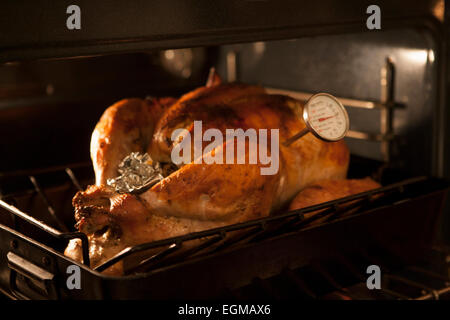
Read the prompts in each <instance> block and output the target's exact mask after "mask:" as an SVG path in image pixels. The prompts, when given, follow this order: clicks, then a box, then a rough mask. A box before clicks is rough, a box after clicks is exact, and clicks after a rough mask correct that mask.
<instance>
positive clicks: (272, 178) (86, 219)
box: [65, 78, 349, 274]
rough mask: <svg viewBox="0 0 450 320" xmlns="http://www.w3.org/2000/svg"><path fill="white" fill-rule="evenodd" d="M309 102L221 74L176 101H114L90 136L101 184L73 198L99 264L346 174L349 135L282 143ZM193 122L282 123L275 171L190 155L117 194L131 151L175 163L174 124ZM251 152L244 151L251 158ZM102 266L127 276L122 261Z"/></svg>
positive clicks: (274, 204) (76, 252)
mask: <svg viewBox="0 0 450 320" xmlns="http://www.w3.org/2000/svg"><path fill="white" fill-rule="evenodd" d="M302 109H303V104H302V103H301V102H299V101H297V100H295V99H293V98H290V97H287V96H281V95H270V94H267V93H266V91H265V89H264V88H262V87H259V86H252V85H245V84H237V83H231V84H223V83H220V81H219V80H218V79H217V78H215V79H214V81H209V83H208V85H207V86H204V87H200V88H198V89H196V90H194V91H192V92H189V93H187V94H185V95H184V96H182V97H181V98H179V99H173V98H162V99H144V100H143V99H137V98H135V99H125V100H122V101H119V102H117V103H116V104H114V105H113V106H111V107H109V108H108V109H107V110H106V111H105V112H104V114H103V116H102V117H101V119H100V121H99V122H98V124H97V126H96V128H95V130H94V132H93V134H92V140H91V158H92V161H93V166H94V171H95V178H96V179H95V181H96V184H95V185H92V186H89V187H88V188H87V189H86V190H85V191H82V192H78V193H77V194H76V195H75V197H74V199H73V205H74V208H75V218H76V221H77V225H76V227H77V228H78V229H79V230H80V231H82V232H84V233H86V234H87V235H88V239H89V252H90V258H91V264H92V266H93V267H95V266H97V265H99V264H101V263H103V262H104V261H106V260H107V259H109V258H111V257H112V256H114V255H115V254H117V253H118V252H120V251H121V250H122V249H124V248H126V247H129V246H132V245H136V244H140V243H145V242H150V241H154V240H160V239H164V238H169V237H174V236H178V235H182V234H186V233H190V232H196V231H201V230H205V229H209V228H215V227H220V226H224V225H229V224H234V223H239V222H243V221H247V220H251V219H257V218H261V217H265V216H268V215H269V214H271V213H273V212H276V211H277V210H278V209H279V208H281V207H283V206H286V205H287V204H289V202H290V201H291V200H292V199H293V198H294V197H295V196H296V195H297V194H298V193H299V191H300V190H302V189H304V188H305V187H307V186H310V185H312V184H314V183H317V182H319V181H322V180H330V179H331V180H333V179H334V180H336V179H345V177H346V174H347V168H348V164H349V151H348V148H347V146H346V145H345V143H344V141H339V142H324V141H321V140H319V139H318V138H316V137H315V136H313V135H312V134H308V135H305V136H304V137H303V138H302V139H300V140H297V141H296V142H294V143H293V144H291V145H290V146H289V147H286V146H284V145H283V143H282V142H283V141H285V140H286V139H287V138H289V137H291V136H293V135H294V134H295V133H297V132H299V131H300V130H302V129H303V128H304V127H305V123H304V121H303V120H302V119H301V117H300V116H299V115H300V114H301V112H302ZM194 121H202V124H203V127H202V129H203V131H205V130H207V129H208V128H216V129H218V130H220V131H221V132H222V133H223V134H224V136H225V131H226V129H230V128H236V129H237V128H241V129H243V130H247V129H250V128H253V129H256V130H258V129H268V130H269V129H279V140H280V143H279V168H278V172H277V173H276V174H274V175H262V174H261V171H260V168H261V167H264V166H265V165H263V164H260V163H259V162H258V163H257V164H250V163H249V162H248V161H247V162H245V163H244V164H226V163H224V164H215V163H213V164H206V163H204V162H203V163H200V164H197V163H194V158H193V157H192V158H191V163H188V164H184V165H179V166H177V167H176V170H175V171H173V172H171V173H170V174H168V176H166V177H165V178H164V179H162V180H161V181H160V182H158V183H157V184H155V185H153V186H152V187H151V188H149V189H148V190H146V191H144V192H142V193H140V194H132V193H126V192H125V193H120V192H117V191H116V190H115V189H114V188H112V187H111V186H109V185H108V184H107V181H108V179H112V178H114V177H116V176H117V175H118V173H117V170H118V165H119V163H120V162H121V160H122V159H123V158H124V157H125V156H127V155H128V154H130V153H131V152H141V153H148V154H149V155H150V157H151V159H152V160H153V161H155V162H159V163H162V164H170V162H171V152H172V149H173V148H174V146H175V144H176V143H177V141H175V142H174V141H172V139H171V137H172V133H173V131H174V130H175V129H179V128H185V129H187V130H188V131H189V132H192V131H193V130H194V129H193V127H194V126H193V123H194ZM267 140H268V143H269V145H270V143H271V139H267ZM208 143H209V142H203V147H205V146H206V145H207V144H208ZM258 143H259V141H258ZM227 146H228V147H229V141H224V142H223V144H222V145H220V146H217V147H216V148H215V149H213V150H212V151H211V152H213V153H215V152H219V151H222V152H223V154H225V153H226V149H227ZM268 150H271V148H270V146H269V147H268ZM251 152H255V151H254V150H249V149H247V148H246V153H245V157H246V159H247V160H248V159H249V157H250V156H251V154H249V153H251ZM234 154H235V157H237V155H236V154H237V153H236V152H235V153H234ZM204 156H205V155H202V157H204ZM235 163H237V161H235ZM65 254H66V255H67V256H69V257H72V258H74V259H77V260H81V250H80V243H79V242H78V241H77V240H73V241H71V242H70V243H69V246H68V247H67V249H66V251H65ZM105 272H107V273H110V274H120V273H121V272H123V265H121V264H120V263H119V264H116V265H115V266H113V267H110V268H109V269H107V270H106V271H105Z"/></svg>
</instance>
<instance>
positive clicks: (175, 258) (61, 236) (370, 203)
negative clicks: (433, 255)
mask: <svg viewBox="0 0 450 320" xmlns="http://www.w3.org/2000/svg"><path fill="white" fill-rule="evenodd" d="M88 167H89V165H88V164H86V165H85V168H88ZM55 171H56V172H58V173H60V174H64V176H65V179H66V182H65V184H66V185H70V188H71V190H82V187H83V186H84V185H85V184H84V183H81V182H80V180H79V179H78V178H77V176H76V174H75V173H74V171H75V169H72V168H64V167H59V168H57V170H55ZM53 173H54V171H51V170H46V171H44V172H42V171H41V172H40V173H39V174H36V173H33V172H27V174H28V179H29V181H30V183H31V185H32V186H33V189H32V190H28V191H27V192H28V194H30V193H31V194H34V195H38V196H39V197H38V198H37V199H39V200H40V201H41V202H42V204H43V205H44V207H45V208H46V209H47V216H48V221H52V223H53V224H55V225H57V226H65V224H64V222H63V221H62V220H61V219H60V216H59V215H58V212H57V211H56V210H55V206H54V205H53V203H52V201H51V199H49V196H48V195H47V192H46V191H47V190H44V188H43V187H42V185H44V184H45V183H40V182H39V179H38V178H37V176H41V178H43V179H44V178H45V176H46V175H51V174H53ZM428 180H429V178H426V177H415V178H410V179H406V180H403V181H401V182H397V183H392V184H389V185H387V186H385V187H382V188H379V189H375V190H371V191H367V192H363V193H360V194H355V195H352V196H348V197H345V198H341V199H338V200H334V201H329V202H326V203H321V204H318V205H315V206H311V207H308V208H303V209H300V210H295V211H291V212H287V213H282V214H278V215H272V216H269V217H266V218H262V219H258V220H253V221H248V222H244V223H239V224H235V225H229V226H225V227H221V228H215V229H210V230H205V231H202V232H196V233H190V234H186V235H183V236H179V237H175V238H170V239H164V240H160V241H154V242H150V243H144V244H140V245H136V246H133V247H129V248H126V249H125V250H123V251H122V252H120V253H118V254H117V255H115V256H114V257H112V258H111V259H109V260H108V261H106V262H104V263H103V264H101V265H99V266H97V267H96V268H95V271H98V272H101V271H103V270H105V269H107V268H108V267H110V266H112V265H114V264H115V263H117V262H119V261H122V260H123V259H125V258H127V257H129V256H132V255H134V254H138V253H143V252H146V251H148V250H150V249H152V252H155V251H154V250H159V251H157V252H156V253H154V254H152V255H150V256H148V257H146V258H144V259H142V260H140V262H139V263H138V264H137V265H134V266H132V267H131V268H130V269H128V270H126V274H129V275H132V274H146V273H148V272H154V271H157V270H162V269H164V268H165V267H169V266H173V265H177V264H180V263H184V262H185V261H188V260H189V259H191V260H192V259H194V260H195V259H201V258H202V257H206V256H211V255H214V254H217V253H220V252H224V251H226V250H230V249H233V248H236V247H239V246H245V245H249V244H252V243H258V242H263V241H265V240H267V239H273V238H276V237H278V236H280V235H283V234H292V233H293V232H299V231H301V230H308V229H310V228H313V227H314V226H316V225H317V224H321V225H323V224H330V223H332V222H334V221H338V220H342V219H347V218H348V217H349V213H350V216H355V215H358V213H359V212H364V211H367V210H370V209H371V208H377V207H380V206H389V205H391V204H393V203H398V202H401V201H404V200H401V199H402V197H406V198H407V199H408V198H409V197H415V196H417V195H418V194H420V191H417V190H416V191H415V192H416V193H414V192H413V193H412V194H410V193H409V191H408V192H406V190H409V189H410V188H414V187H415V186H417V185H420V184H427V182H428ZM405 192H406V193H405ZM20 195H23V192H20V193H14V192H13V193H10V194H8V195H3V196H2V198H1V200H0V207H1V208H3V209H5V210H6V212H9V213H10V214H11V215H12V216H13V217H14V219H16V218H19V219H22V220H24V221H26V222H28V223H29V224H31V225H33V226H35V227H37V228H39V229H40V230H42V231H44V232H46V233H48V234H50V235H51V236H53V237H54V238H56V239H58V240H64V241H68V240H70V239H74V238H79V239H81V241H82V248H83V259H84V264H85V265H86V266H89V255H88V241H87V237H86V235H85V234H84V233H81V232H68V231H61V230H58V229H56V228H54V227H51V226H50V225H48V224H47V223H45V222H43V221H39V220H37V219H36V218H34V217H33V216H32V215H30V214H28V213H25V212H24V211H22V210H20V209H18V208H17V206H16V205H15V204H16V203H17V202H18V200H16V198H18V197H19V196H20ZM399 199H400V200H399ZM313 211H318V213H316V214H314V215H312V216H306V215H307V214H308V213H310V212H313ZM46 220H47V219H46ZM66 228H67V227H66ZM61 229H62V228H61ZM192 240H202V241H200V242H198V244H196V245H194V246H192V245H187V244H188V243H189V242H190V241H192ZM365 257H366V258H367V259H373V256H372V254H371V255H370V256H369V255H367V254H366V255H365ZM9 258H11V257H9ZM341 260H342V259H341ZM347 260H348V259H347ZM347 260H346V259H345V258H344V259H343V261H344V263H346V265H347V267H348V270H350V271H352V270H353V271H354V273H356V274H358V273H359V276H357V277H356V279H359V280H361V279H362V277H364V274H361V270H359V271H355V270H357V269H358V268H357V267H356V266H355V265H354V264H353V263H352V262H349V261H347ZM319 265H320V263H319ZM412 268H415V269H417V270H419V273H420V272H422V273H425V274H427V275H428V276H430V277H432V278H433V277H434V278H439V277H440V278H441V280H443V281H444V282H443V283H444V284H445V285H444V286H443V288H431V287H430V288H428V287H427V286H426V285H422V286H421V288H422V291H423V292H424V294H423V295H421V296H420V297H419V298H420V299H436V298H439V297H440V296H442V295H445V294H447V293H448V291H449V290H450V289H449V285H448V284H449V281H448V279H447V278H445V276H443V275H440V276H438V275H437V274H436V273H433V271H431V270H428V269H423V268H422V269H420V267H417V266H413V267H412ZM327 270H328V271H327ZM385 270H389V269H388V268H387V267H386V269H385ZM316 272H318V273H319V275H320V276H321V277H322V278H324V279H325V280H324V279H322V280H324V281H326V282H328V284H329V286H331V287H330V288H331V289H333V288H334V289H335V290H334V291H336V292H337V293H336V292H335V293H333V295H334V297H335V298H338V297H337V296H336V294H338V295H339V294H340V295H343V294H344V293H346V294H347V296H349V298H355V297H353V296H352V294H350V293H349V292H348V290H350V289H345V288H346V287H345V285H344V284H340V281H339V280H337V279H335V277H334V276H333V271H332V270H329V269H327V268H326V267H319V268H318V269H317V270H316ZM295 274H296V271H295V270H294V271H293V270H290V271H284V272H283V275H284V276H286V277H288V278H289V279H291V280H292V281H293V283H294V284H297V285H298V286H299V287H300V288H302V290H303V291H304V292H303V293H304V294H306V296H309V297H319V296H320V294H308V292H313V289H314V288H310V287H308V286H307V285H302V283H303V282H304V280H302V279H299V276H296V275H295ZM384 279H385V280H383V281H390V282H399V281H400V282H402V283H406V282H407V281H405V280H404V278H402V277H401V276H398V275H395V274H393V275H392V276H391V275H386V277H385V278H384ZM406 280H408V279H406ZM258 281H259V285H260V286H261V285H263V286H266V287H268V288H270V286H271V285H270V283H271V282H270V279H269V280H267V279H260V280H258ZM252 285H254V283H253V284H252ZM408 285H412V286H418V284H417V283H416V282H414V281H413V282H408ZM389 290H390V289H389V288H386V290H383V293H384V294H385V295H388V296H390V297H395V298H405V299H406V298H408V299H410V298H417V297H415V296H414V297H411V296H409V295H402V294H398V293H397V294H396V293H395V292H396V291H392V292H391V291H389ZM13 292H14V291H13ZM238 295H239V293H236V292H234V293H233V294H232V296H238ZM16 297H19V298H23V296H22V295H20V293H17V294H16ZM329 297H331V296H329Z"/></svg>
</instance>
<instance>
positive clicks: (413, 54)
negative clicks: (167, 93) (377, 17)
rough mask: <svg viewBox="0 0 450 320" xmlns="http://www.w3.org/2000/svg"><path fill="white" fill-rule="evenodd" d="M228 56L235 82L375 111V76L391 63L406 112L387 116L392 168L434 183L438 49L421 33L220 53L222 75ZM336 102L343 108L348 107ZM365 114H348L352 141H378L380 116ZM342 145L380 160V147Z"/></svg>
mask: <svg viewBox="0 0 450 320" xmlns="http://www.w3.org/2000/svg"><path fill="white" fill-rule="evenodd" d="M237 46H238V47H237ZM230 50H233V51H236V52H238V59H237V60H238V61H239V63H238V64H237V68H238V71H237V74H238V79H237V80H238V81H241V82H244V83H253V84H261V85H263V86H265V87H269V88H277V89H278V88H280V89H284V90H288V91H296V92H297V91H299V92H321V91H325V92H329V93H331V94H333V95H334V96H336V97H341V98H342V97H345V98H350V99H351V101H350V103H352V102H354V101H357V100H361V101H373V102H377V103H381V101H380V96H381V92H382V87H381V75H380V70H381V69H382V68H383V67H384V65H385V61H386V57H390V58H391V59H392V60H393V61H394V62H395V67H396V77H395V83H394V86H395V92H394V94H393V99H394V100H395V102H397V103H398V104H400V105H403V106H405V107H403V108H398V109H395V111H393V114H392V131H393V132H395V134H396V139H395V141H393V142H392V148H391V156H392V161H391V163H392V165H395V166H397V167H402V168H405V169H406V170H411V171H412V172H415V173H417V174H434V175H439V170H438V167H437V159H438V158H439V155H438V154H437V153H436V152H435V151H436V149H435V147H434V146H435V145H436V144H437V143H438V135H436V134H435V132H438V131H439V130H441V128H440V127H439V124H438V123H437V122H438V121H437V119H436V118H435V116H436V115H435V114H436V112H437V111H438V109H439V106H438V97H437V88H438V86H437V80H438V79H437V73H438V56H437V53H438V44H437V43H436V39H435V38H434V37H433V35H432V34H431V33H430V32H428V31H427V30H422V29H398V30H389V31H384V30H381V31H379V32H369V33H361V34H347V35H331V36H322V37H310V38H302V39H292V40H283V41H273V42H255V43H248V44H241V45H233V46H223V47H221V48H220V52H219V63H218V65H217V70H218V71H219V73H225V70H226V67H225V63H224V62H223V61H224V60H225V59H224V57H225V56H226V55H227V53H228V52H229V51H230ZM304 98H306V97H304ZM342 102H343V103H344V105H346V103H347V102H348V101H342ZM348 105H350V104H348ZM365 106H366V107H368V108H369V109H368V110H363V109H362V108H352V109H349V110H348V113H349V116H350V118H351V120H352V123H351V127H350V130H351V131H350V133H351V132H366V133H367V134H369V135H371V136H372V137H373V136H374V135H377V134H379V133H380V131H379V128H380V125H381V123H380V118H381V115H380V111H381V110H380V109H379V108H377V105H373V104H367V105H365ZM374 107H375V108H374ZM354 136H356V134H355V135H354ZM379 138H381V137H377V138H376V140H380V139H379ZM346 141H347V144H348V145H349V147H350V150H351V152H352V153H354V154H357V155H360V156H364V157H369V158H372V159H377V160H383V154H382V152H381V142H379V141H366V140H361V139H353V138H346Z"/></svg>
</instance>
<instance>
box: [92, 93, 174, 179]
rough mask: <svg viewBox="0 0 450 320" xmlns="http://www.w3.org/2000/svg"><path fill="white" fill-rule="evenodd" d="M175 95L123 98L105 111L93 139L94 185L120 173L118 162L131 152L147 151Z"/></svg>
mask: <svg viewBox="0 0 450 320" xmlns="http://www.w3.org/2000/svg"><path fill="white" fill-rule="evenodd" d="M175 101H176V100H175V99H174V98H161V99H138V98H134V99H124V100H120V101H118V102H117V103H115V104H114V105H112V106H111V107H109V108H108V109H106V111H105V112H104V113H103V115H102V117H101V118H100V121H99V122H98V123H97V125H96V127H95V129H94V132H93V133H92V138H91V159H92V164H93V166H94V171H95V184H96V185H102V184H106V181H107V179H109V178H113V177H116V176H117V167H118V165H119V163H120V162H121V161H122V160H123V158H125V157H126V156H127V155H129V154H130V153H131V152H145V150H146V149H147V147H148V145H149V144H150V141H151V139H152V137H153V131H154V128H155V125H156V122H157V120H158V119H159V117H160V115H161V114H162V112H163V110H164V109H165V108H167V106H168V105H170V104H172V103H174V102H175Z"/></svg>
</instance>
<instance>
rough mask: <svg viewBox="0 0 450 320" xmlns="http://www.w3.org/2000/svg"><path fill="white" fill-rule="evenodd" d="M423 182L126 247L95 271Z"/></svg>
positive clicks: (378, 190)
mask: <svg viewBox="0 0 450 320" xmlns="http://www.w3.org/2000/svg"><path fill="white" fill-rule="evenodd" d="M424 180H426V177H416V178H411V179H407V180H405V181H402V182H399V183H394V184H391V185H389V186H386V187H382V188H378V189H374V190H370V191H367V192H363V193H360V194H356V195H351V196H348V197H345V198H341V199H337V200H334V201H329V202H325V203H321V204H318V205H315V206H311V207H307V208H303V209H299V210H294V211H291V212H288V213H285V214H281V215H274V216H269V217H266V218H262V219H257V220H252V221H247V222H243V223H238V224H234V225H229V226H225V227H219V228H214V229H209V230H205V231H201V232H194V233H190V234H187V235H183V236H178V237H173V238H168V239H163V240H158V241H153V242H148V243H144V244H140V245H136V246H133V247H128V248H126V249H124V250H122V251H121V252H119V253H118V254H117V255H115V256H114V257H112V258H110V259H109V260H107V261H105V262H104V263H103V264H101V265H99V266H97V267H96V268H95V270H97V271H103V270H105V269H107V268H109V267H110V266H112V265H114V264H115V263H117V262H119V261H120V260H122V259H124V258H126V257H128V256H130V255H132V254H135V253H138V252H141V251H145V250H149V249H152V248H157V247H162V246H167V245H172V244H182V243H183V242H186V241H189V240H194V239H200V238H206V237H210V236H214V235H220V234H221V233H223V232H225V233H228V232H232V231H237V230H244V229H248V228H251V227H259V228H260V229H261V230H262V229H264V228H265V226H266V224H268V223H273V222H275V221H284V219H286V218H290V217H295V216H300V217H302V218H303V217H304V215H305V214H306V213H309V212H313V211H317V210H322V209H327V208H335V206H339V205H342V204H344V203H348V202H351V201H355V200H362V199H365V198H368V199H371V198H372V197H373V196H374V195H377V194H382V193H386V192H390V191H394V190H397V191H400V192H402V191H403V189H404V186H405V185H409V184H413V183H417V182H420V181H424ZM333 211H334V210H333ZM333 211H332V212H333ZM180 247H181V246H178V248H180Z"/></svg>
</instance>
